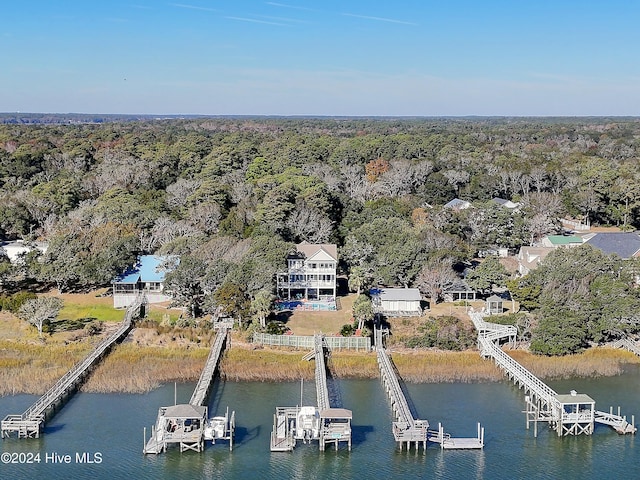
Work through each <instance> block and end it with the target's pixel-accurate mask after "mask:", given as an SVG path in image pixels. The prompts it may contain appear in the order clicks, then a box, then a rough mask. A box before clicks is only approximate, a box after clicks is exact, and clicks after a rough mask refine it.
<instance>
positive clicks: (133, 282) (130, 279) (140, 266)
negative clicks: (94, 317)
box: [112, 255, 171, 308]
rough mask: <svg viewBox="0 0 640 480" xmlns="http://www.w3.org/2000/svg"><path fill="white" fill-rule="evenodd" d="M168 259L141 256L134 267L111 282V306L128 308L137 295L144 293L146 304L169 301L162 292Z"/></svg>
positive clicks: (169, 298) (168, 297) (167, 296)
mask: <svg viewBox="0 0 640 480" xmlns="http://www.w3.org/2000/svg"><path fill="white" fill-rule="evenodd" d="M167 260H168V257H164V256H157V255H141V256H140V257H138V261H137V262H136V264H135V265H133V266H132V267H130V268H129V269H128V270H127V271H126V272H124V273H123V274H122V275H120V276H118V277H117V278H116V279H114V280H113V282H112V286H113V306H114V307H115V308H126V307H128V306H129V305H130V304H131V303H133V301H134V300H135V298H136V297H137V296H138V294H139V293H141V292H144V293H145V295H146V297H147V302H148V303H161V302H166V301H169V300H171V297H170V296H169V295H167V294H166V293H165V292H164V278H165V274H166V270H165V269H164V268H163V265H164V264H166V262H167Z"/></svg>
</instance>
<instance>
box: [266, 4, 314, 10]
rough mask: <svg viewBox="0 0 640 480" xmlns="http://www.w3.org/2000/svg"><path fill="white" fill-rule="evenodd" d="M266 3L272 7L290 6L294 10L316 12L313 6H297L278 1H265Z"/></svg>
mask: <svg viewBox="0 0 640 480" xmlns="http://www.w3.org/2000/svg"><path fill="white" fill-rule="evenodd" d="M265 3H266V4H267V5H271V6H272V7H280V8H292V9H294V10H306V11H307V12H317V11H318V10H315V9H313V8H307V7H299V6H298V5H288V4H286V3H278V2H265Z"/></svg>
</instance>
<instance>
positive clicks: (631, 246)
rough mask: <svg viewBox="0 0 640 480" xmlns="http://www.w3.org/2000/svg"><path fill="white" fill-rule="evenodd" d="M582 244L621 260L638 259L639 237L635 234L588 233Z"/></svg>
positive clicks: (639, 253) (639, 249) (639, 254)
mask: <svg viewBox="0 0 640 480" xmlns="http://www.w3.org/2000/svg"><path fill="white" fill-rule="evenodd" d="M582 238H583V239H584V243H586V244H588V245H591V246H592V247H595V248H597V249H598V250H600V251H602V253H604V254H606V255H612V254H615V255H618V256H619V257H620V258H621V259H623V260H629V259H631V258H637V257H640V235H638V233H637V232H611V233H590V234H587V235H585V236H583V237H582Z"/></svg>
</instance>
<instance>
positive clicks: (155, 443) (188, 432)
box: [143, 322, 236, 455]
mask: <svg viewBox="0 0 640 480" xmlns="http://www.w3.org/2000/svg"><path fill="white" fill-rule="evenodd" d="M232 327H233V323H232V322H218V323H217V324H216V326H215V328H216V329H217V330H218V334H217V335H216V338H215V340H214V342H213V345H212V346H211V350H210V352H209V356H208V357H207V361H206V363H205V366H204V368H203V369H202V373H201V374H200V378H199V379H198V383H197V384H196V387H195V388H194V390H193V394H192V395H191V400H189V403H188V404H181V405H174V406H170V407H160V409H159V411H158V417H157V419H156V423H155V425H154V426H153V427H151V437H150V438H149V439H148V440H147V432H146V429H145V432H144V439H145V442H144V446H143V453H145V454H154V455H157V454H160V453H162V452H165V451H166V450H167V447H168V446H169V445H170V444H178V445H179V447H180V451H181V452H184V451H186V450H193V451H196V452H201V451H203V450H204V445H205V441H206V440H211V443H215V442H216V440H227V441H229V450H233V438H234V434H235V415H236V414H235V412H231V414H229V409H228V408H227V411H226V413H225V415H224V416H216V417H211V418H207V414H208V409H207V406H206V403H207V398H208V396H209V392H210V391H211V386H212V383H213V380H214V376H215V373H216V370H217V369H218V365H219V363H220V357H221V356H222V353H223V351H224V347H225V345H226V344H227V342H228V341H229V338H230V336H229V333H230V331H231V328H232Z"/></svg>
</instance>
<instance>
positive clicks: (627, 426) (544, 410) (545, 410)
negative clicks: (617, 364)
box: [469, 311, 637, 436]
mask: <svg viewBox="0 0 640 480" xmlns="http://www.w3.org/2000/svg"><path fill="white" fill-rule="evenodd" d="M469 315H470V317H471V320H472V321H473V324H474V325H475V327H476V330H477V331H478V348H479V349H480V355H482V356H483V357H488V358H492V359H493V360H494V361H495V363H496V365H498V367H500V368H501V369H502V370H503V371H504V372H505V374H506V375H507V376H508V377H509V378H510V379H511V380H512V381H513V382H514V383H515V384H516V385H517V386H518V387H520V388H523V389H524V392H525V402H526V407H527V408H526V411H525V412H524V413H525V414H526V417H527V428H529V426H530V424H531V423H533V425H534V435H536V436H537V432H538V430H537V425H538V422H547V423H549V425H550V426H551V427H552V428H554V429H555V430H556V432H557V434H558V436H565V435H580V434H583V433H584V434H587V435H590V434H592V433H593V429H594V423H600V424H603V425H608V426H610V427H612V428H613V429H614V430H616V432H618V433H620V434H627V433H632V434H633V433H635V432H636V430H637V429H636V427H635V426H634V423H635V419H634V418H633V417H632V420H631V423H629V422H627V418H626V417H624V416H621V415H620V411H619V410H618V414H617V415H616V414H614V413H613V409H610V412H609V413H607V412H601V411H598V410H595V401H594V400H593V399H591V398H590V397H589V396H587V395H584V394H578V393H577V392H575V391H572V392H570V393H569V394H566V395H560V394H558V393H557V392H556V391H554V390H553V389H552V388H551V387H549V386H548V385H547V384H545V383H544V382H543V381H542V380H540V379H539V378H537V377H536V376H535V375H534V374H533V373H531V372H530V371H529V370H527V369H526V368H525V367H523V366H522V365H520V364H519V363H518V362H517V361H515V360H514V359H513V358H511V357H510V356H509V355H507V354H506V353H505V352H504V351H503V350H502V348H501V347H500V341H501V340H504V339H507V340H509V341H512V342H513V341H515V338H516V335H517V329H516V327H514V326H512V325H499V324H495V323H489V322H486V321H485V320H484V314H483V312H473V311H472V312H470V314H469Z"/></svg>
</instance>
